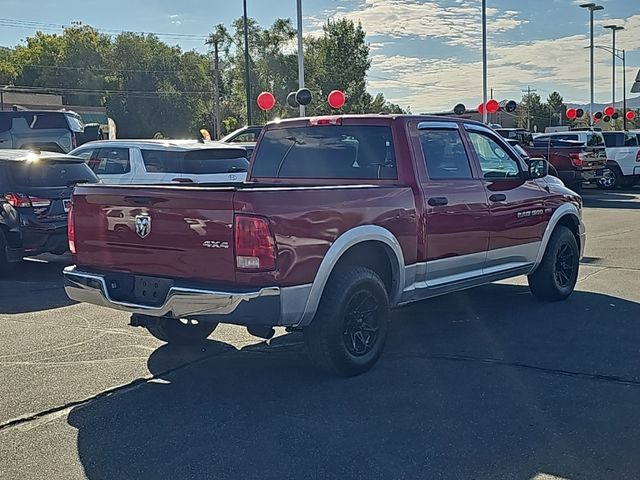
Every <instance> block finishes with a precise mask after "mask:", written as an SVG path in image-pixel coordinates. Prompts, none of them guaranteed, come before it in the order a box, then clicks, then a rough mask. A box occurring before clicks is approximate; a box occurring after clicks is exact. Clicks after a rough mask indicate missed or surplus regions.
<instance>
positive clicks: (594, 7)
mask: <svg viewBox="0 0 640 480" xmlns="http://www.w3.org/2000/svg"><path fill="white" fill-rule="evenodd" d="M580 7H581V8H587V9H589V19H590V31H591V35H590V38H591V42H590V44H589V49H590V51H591V56H590V65H591V74H590V82H589V83H590V88H589V90H590V102H589V125H590V126H593V104H594V94H593V90H594V81H593V77H594V73H593V61H594V55H593V52H594V45H593V12H595V11H596V10H604V7H603V6H602V5H596V4H595V3H583V4H582V5H580Z"/></svg>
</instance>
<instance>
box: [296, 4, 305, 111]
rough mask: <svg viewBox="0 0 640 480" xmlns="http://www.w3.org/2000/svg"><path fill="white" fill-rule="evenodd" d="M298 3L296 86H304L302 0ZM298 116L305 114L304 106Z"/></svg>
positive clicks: (301, 106)
mask: <svg viewBox="0 0 640 480" xmlns="http://www.w3.org/2000/svg"><path fill="white" fill-rule="evenodd" d="M297 4H298V88H304V42H303V40H304V39H303V37H302V0H297ZM300 116H301V117H304V116H305V106H304V105H300Z"/></svg>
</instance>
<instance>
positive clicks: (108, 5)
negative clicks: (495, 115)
mask: <svg viewBox="0 0 640 480" xmlns="http://www.w3.org/2000/svg"><path fill="white" fill-rule="evenodd" d="M581 3H583V0H487V5H488V10H487V14H488V55H489V87H490V88H493V89H494V97H495V98H497V99H499V100H502V99H514V100H519V99H520V98H521V96H522V90H526V89H527V88H528V87H531V88H532V89H535V90H537V92H538V93H539V94H540V95H541V96H542V97H543V98H546V96H547V95H548V94H549V93H550V92H551V91H553V90H557V91H559V92H560V93H561V94H562V95H563V97H564V98H565V100H566V101H569V102H574V103H588V101H589V51H588V49H586V48H585V47H587V46H588V45H589V40H588V35H589V17H588V12H587V11H586V10H584V9H582V8H579V4H581ZM598 3H600V4H601V5H603V6H604V7H605V9H604V10H602V11H598V12H595V42H594V43H595V44H596V45H602V46H607V47H611V43H612V38H611V37H612V35H611V32H610V31H609V30H605V29H604V28H603V26H604V25H607V24H612V23H613V24H618V25H621V26H624V27H625V30H623V31H621V32H618V34H617V45H616V47H617V48H624V49H626V50H627V51H628V54H627V77H628V78H627V83H628V85H629V88H630V85H631V83H632V82H633V80H634V78H635V76H636V73H637V72H638V68H640V0H599V2H598ZM54 4H55V8H51V7H52V6H53V5H54ZM247 4H248V11H249V16H251V17H254V18H256V19H257V20H258V22H259V23H260V24H261V25H263V26H268V25H270V24H271V23H272V22H273V21H274V20H275V19H276V18H279V17H284V18H292V19H293V20H294V23H295V18H296V0H247ZM480 5H481V0H429V1H427V0H303V15H304V28H303V29H304V31H305V33H306V34H312V35H317V34H319V32H320V31H321V27H322V24H323V23H324V22H326V21H327V20H328V19H335V18H341V17H346V18H350V19H353V20H356V21H360V22H361V23H362V25H363V27H364V29H365V31H366V32H367V41H368V42H369V44H370V46H371V57H372V68H371V70H370V72H369V77H368V84H369V90H370V91H371V92H372V93H377V92H382V93H384V95H385V97H387V98H388V99H389V100H391V101H393V102H395V103H398V104H400V105H401V106H402V107H404V108H407V107H410V109H411V111H413V112H414V113H418V112H439V111H448V110H451V109H452V108H453V106H454V105H455V104H457V103H464V104H465V105H467V107H469V108H475V107H476V106H477V105H478V104H479V103H481V101H482V57H481V46H482V43H481V42H482V37H481V7H480ZM241 15H242V2H241V0H207V1H204V0H181V1H180V2H176V1H175V0H153V1H150V0H145V1H142V0H126V1H125V0H108V1H103V2H87V1H86V0H58V1H55V0H28V1H25V0H2V9H1V10H0V45H4V46H13V45H16V44H18V43H20V42H22V41H24V39H25V38H26V37H27V36H30V35H32V34H33V33H34V32H35V31H36V30H37V29H41V30H44V31H47V32H50V33H54V32H56V31H61V28H62V26H64V25H70V24H71V22H74V21H80V22H82V23H83V24H88V25H91V26H93V27H95V28H97V29H98V30H103V31H105V32H107V33H113V32H116V31H122V30H130V31H143V32H156V33H161V34H163V35H161V38H162V39H163V40H165V41H166V42H167V43H170V44H178V45H180V46H181V47H182V48H183V49H184V50H191V49H195V50H198V51H205V50H206V47H205V45H204V40H205V38H206V34H207V33H208V32H209V31H211V30H212V27H213V25H216V24H218V23H223V24H226V25H230V24H231V22H232V21H233V19H235V18H237V17H239V16H241ZM611 61H612V56H611V54H610V53H607V52H605V51H603V50H598V49H596V51H595V100H596V102H598V103H604V102H607V101H610V100H611V96H612V91H611V76H612V72H611V68H612V66H611ZM616 83H617V84H618V85H617V99H618V101H619V100H620V98H621V97H622V67H621V62H618V68H617V77H616ZM336 88H340V86H339V85H336ZM628 95H629V94H628Z"/></svg>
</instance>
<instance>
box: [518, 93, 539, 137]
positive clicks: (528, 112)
mask: <svg viewBox="0 0 640 480" xmlns="http://www.w3.org/2000/svg"><path fill="white" fill-rule="evenodd" d="M521 91H522V93H526V94H527V130H529V131H531V94H532V93H536V92H537V91H538V90H536V89H535V88H531V85H527V89H526V90H521Z"/></svg>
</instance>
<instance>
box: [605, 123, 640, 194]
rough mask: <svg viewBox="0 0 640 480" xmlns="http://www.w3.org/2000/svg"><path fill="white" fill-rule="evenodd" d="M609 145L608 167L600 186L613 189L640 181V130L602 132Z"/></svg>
mask: <svg viewBox="0 0 640 480" xmlns="http://www.w3.org/2000/svg"><path fill="white" fill-rule="evenodd" d="M602 135H603V136H604V141H605V145H606V147H607V168H606V169H605V171H604V174H603V176H602V178H600V179H598V187H600V188H602V189H605V190H613V189H616V188H618V187H632V186H634V185H635V184H636V183H638V182H639V181H640V130H639V131H629V132H602Z"/></svg>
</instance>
